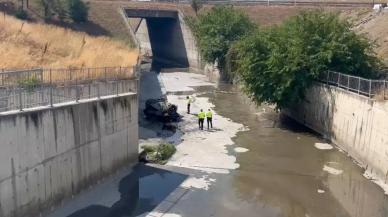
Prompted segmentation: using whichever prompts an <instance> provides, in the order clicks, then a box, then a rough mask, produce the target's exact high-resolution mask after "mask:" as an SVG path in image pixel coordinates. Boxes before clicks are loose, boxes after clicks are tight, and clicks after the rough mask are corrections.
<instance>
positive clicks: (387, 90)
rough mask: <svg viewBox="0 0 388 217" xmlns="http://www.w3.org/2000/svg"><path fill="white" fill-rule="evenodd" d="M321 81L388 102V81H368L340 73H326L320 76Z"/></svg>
mask: <svg viewBox="0 0 388 217" xmlns="http://www.w3.org/2000/svg"><path fill="white" fill-rule="evenodd" d="M319 81H320V82H323V83H326V84H329V85H333V86H337V87H340V88H342V89H346V90H348V91H351V92H354V93H357V94H360V95H364V96H367V97H369V98H374V99H379V100H388V81H387V80H374V79H366V78H361V77H357V76H352V75H347V74H343V73H339V72H334V71H326V72H324V73H322V74H321V75H320V76H319Z"/></svg>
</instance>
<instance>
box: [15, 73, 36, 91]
mask: <svg viewBox="0 0 388 217" xmlns="http://www.w3.org/2000/svg"><path fill="white" fill-rule="evenodd" d="M40 84H41V80H40V79H39V78H37V77H35V76H33V77H31V78H25V79H22V80H19V81H18V85H19V87H22V88H25V89H27V90H33V89H34V88H35V87H37V86H38V85H40Z"/></svg>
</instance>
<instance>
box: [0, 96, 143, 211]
mask: <svg viewBox="0 0 388 217" xmlns="http://www.w3.org/2000/svg"><path fill="white" fill-rule="evenodd" d="M137 102H138V100H137V95H136V94H122V95H120V96H116V97H104V98H103V99H100V100H86V101H80V102H79V103H70V104H66V105H63V106H56V107H53V108H49V107H48V108H47V109H40V110H36V111H30V112H18V113H15V114H9V115H3V116H0V139H1V143H0V147H1V151H0V216H1V217H10V216H38V213H39V212H41V211H42V210H44V209H47V208H49V207H51V206H53V205H56V204H58V202H59V201H61V200H62V199H64V198H66V197H69V196H71V195H73V194H76V193H77V192H79V191H80V190H81V189H83V188H85V187H86V186H88V185H90V184H92V183H94V182H96V181H97V180H99V179H100V178H101V177H103V176H106V175H107V174H110V173H112V172H114V171H115V169H117V168H119V167H121V166H123V165H129V164H131V163H134V162H136V161H137V154H138V114H137V111H138V105H137V104H138V103H137Z"/></svg>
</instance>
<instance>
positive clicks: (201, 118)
mask: <svg viewBox="0 0 388 217" xmlns="http://www.w3.org/2000/svg"><path fill="white" fill-rule="evenodd" d="M205 117H206V114H205V112H204V111H203V110H202V109H201V111H200V112H199V113H198V126H199V129H200V130H203V122H204V121H205Z"/></svg>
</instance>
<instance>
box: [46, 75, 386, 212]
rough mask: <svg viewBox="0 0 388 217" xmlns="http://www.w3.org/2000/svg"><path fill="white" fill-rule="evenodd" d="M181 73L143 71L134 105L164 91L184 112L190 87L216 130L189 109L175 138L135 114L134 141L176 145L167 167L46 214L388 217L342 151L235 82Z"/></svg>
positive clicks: (144, 170)
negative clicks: (257, 102)
mask: <svg viewBox="0 0 388 217" xmlns="http://www.w3.org/2000/svg"><path fill="white" fill-rule="evenodd" d="M186 75H187V73H186V74H185V76H186ZM185 76H184V75H183V74H175V75H174V74H166V76H164V80H165V81H166V82H165V84H164V85H161V87H158V88H159V89H158V88H157V89H154V90H155V91H152V89H153V88H150V83H152V84H155V85H156V84H158V82H159V81H160V77H159V79H158V78H157V76H156V74H152V73H148V74H146V77H147V79H143V81H141V82H143V83H141V89H142V88H143V90H141V91H143V97H142V96H140V102H144V99H145V98H148V97H152V96H154V95H155V96H157V95H158V96H159V95H161V94H163V92H167V94H168V99H169V100H170V101H171V102H172V103H176V104H178V106H179V108H180V112H181V113H184V111H182V110H184V108H185V103H186V100H185V96H186V95H188V94H190V95H191V94H192V95H193V96H195V98H196V102H194V105H193V110H194V112H198V110H199V109H200V108H203V109H207V108H212V109H213V110H214V112H215V116H214V129H213V130H209V131H207V130H205V131H200V130H198V129H197V123H196V117H195V116H194V115H188V114H183V116H184V117H183V121H182V123H180V129H181V130H180V131H181V132H179V131H178V132H177V133H176V134H173V135H171V134H168V133H166V132H164V131H160V129H158V128H161V126H160V125H153V124H150V123H147V122H142V120H141V121H140V138H141V140H140V143H141V144H148V143H158V142H161V141H166V142H172V143H174V144H176V146H177V153H176V154H175V156H174V157H173V158H172V159H171V160H170V161H169V162H168V163H167V165H164V166H157V165H142V164H139V165H137V166H136V167H135V168H134V169H125V170H123V171H121V172H119V173H118V174H117V175H115V176H113V177H111V178H109V179H107V180H105V181H104V182H102V183H101V184H99V185H98V186H95V187H93V188H92V189H89V190H88V191H86V192H83V193H82V194H81V195H78V196H77V197H75V198H74V199H73V200H71V201H69V202H67V203H65V204H64V205H63V206H61V207H60V208H58V209H56V210H54V212H52V213H51V214H49V215H47V216H50V217H66V216H69V217H78V216H80V217H81V216H83V217H89V216H90V217H92V216H93V217H99V216H101V217H102V216H104V217H116V216H117V217H118V216H122V217H124V216H147V217H157V216H164V217H211V216H215V217H236V216H241V217H251V216H252V217H253V216H259V217H388V198H387V196H386V195H384V192H383V190H382V189H380V188H379V187H378V186H377V185H375V184H374V183H373V182H371V181H369V180H367V179H366V178H364V177H363V170H362V169H361V168H360V167H359V166H357V164H356V163H355V162H353V160H352V159H351V158H350V157H348V156H347V155H346V153H343V152H341V151H340V150H338V149H336V148H332V149H331V146H330V145H327V144H326V142H325V141H324V140H323V139H322V138H320V137H319V135H317V134H315V133H314V132H312V131H310V130H308V129H307V128H305V127H303V126H301V125H299V124H297V123H295V122H294V121H292V120H290V119H287V118H284V117H279V114H278V113H276V112H275V111H274V110H273V108H271V107H269V106H259V107H257V106H255V105H253V104H252V103H251V102H250V101H249V100H248V99H247V98H246V97H245V96H244V95H243V94H241V93H240V92H239V90H237V89H236V87H234V86H232V85H229V84H220V85H218V86H212V85H209V83H207V82H206V81H204V76H202V77H198V76H197V75H195V76H192V75H189V77H185ZM190 76H192V77H190ZM174 79H176V80H174ZM185 79H186V80H185ZM147 80H148V81H147ZM162 80H163V76H162ZM186 83H191V85H193V86H197V87H196V88H193V87H192V86H190V84H186ZM202 84H204V85H205V86H206V87H201V85H202ZM155 85H153V86H155ZM160 88H161V89H164V91H162V90H160ZM152 92H153V93H152ZM144 93H147V94H144ZM140 95H142V94H140ZM142 98H144V99H142Z"/></svg>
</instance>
